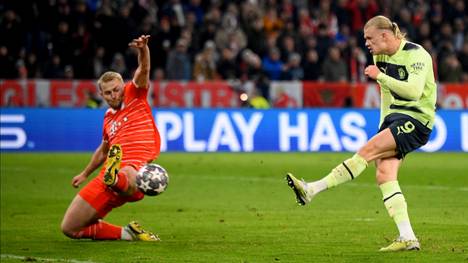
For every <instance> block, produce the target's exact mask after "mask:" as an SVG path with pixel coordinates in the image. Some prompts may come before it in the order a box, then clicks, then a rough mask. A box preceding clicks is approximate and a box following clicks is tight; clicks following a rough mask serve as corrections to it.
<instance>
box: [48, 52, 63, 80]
mask: <svg viewBox="0 0 468 263" xmlns="http://www.w3.org/2000/svg"><path fill="white" fill-rule="evenodd" d="M61 63H62V60H61V58H60V56H59V55H57V54H53V55H52V58H51V60H50V62H49V63H48V64H47V65H46V66H45V70H44V77H45V78H48V79H62V78H63V77H64V75H65V74H64V73H65V72H64V68H63V67H62V65H61Z"/></svg>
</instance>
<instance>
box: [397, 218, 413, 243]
mask: <svg viewBox="0 0 468 263" xmlns="http://www.w3.org/2000/svg"><path fill="white" fill-rule="evenodd" d="M397 227H398V231H400V237H402V238H403V239H405V240H416V236H415V235H414V232H413V228H412V227H411V223H410V222H409V221H402V222H400V223H398V224H397Z"/></svg>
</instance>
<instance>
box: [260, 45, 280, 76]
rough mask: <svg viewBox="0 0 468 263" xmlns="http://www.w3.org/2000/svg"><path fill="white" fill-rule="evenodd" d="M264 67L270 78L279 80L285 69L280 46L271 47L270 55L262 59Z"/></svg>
mask: <svg viewBox="0 0 468 263" xmlns="http://www.w3.org/2000/svg"><path fill="white" fill-rule="evenodd" d="M262 68H263V70H264V71H265V73H266V74H267V76H268V78H269V79H270V80H279V79H280V76H281V74H282V73H283V71H284V63H283V61H281V59H280V52H279V49H278V48H272V49H270V51H269V53H268V56H265V57H264V58H263V60H262Z"/></svg>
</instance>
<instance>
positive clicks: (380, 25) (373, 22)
mask: <svg viewBox="0 0 468 263" xmlns="http://www.w3.org/2000/svg"><path fill="white" fill-rule="evenodd" d="M371 26H374V27H376V28H377V29H383V30H390V31H392V33H393V35H394V36H395V37H396V38H398V39H402V40H405V39H406V34H405V33H402V32H401V31H400V28H399V27H398V25H397V24H396V23H395V22H392V21H391V20H390V19H388V18H387V17H385V16H374V17H373V18H371V19H369V21H367V23H366V25H365V26H364V29H366V28H368V27H371Z"/></svg>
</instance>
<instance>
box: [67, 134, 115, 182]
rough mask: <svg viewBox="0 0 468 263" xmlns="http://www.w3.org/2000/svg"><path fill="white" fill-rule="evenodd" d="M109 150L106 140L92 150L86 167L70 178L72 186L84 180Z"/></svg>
mask: <svg viewBox="0 0 468 263" xmlns="http://www.w3.org/2000/svg"><path fill="white" fill-rule="evenodd" d="M108 151H109V144H108V143H107V142H106V141H102V143H101V145H99V147H98V148H97V149H96V151H94V154H93V156H92V157H91V160H90V161H89V163H88V165H87V166H86V168H85V169H84V170H83V171H82V172H81V173H80V174H78V175H77V176H75V177H73V179H72V186H73V187H75V188H76V187H78V186H80V184H81V183H83V182H84V181H86V179H87V178H88V176H89V175H90V174H92V173H93V172H94V171H95V170H96V169H97V168H99V167H100V166H101V165H102V164H103V163H104V161H105V160H106V157H107V152H108Z"/></svg>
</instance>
